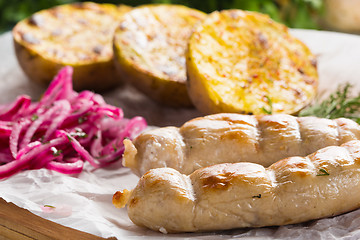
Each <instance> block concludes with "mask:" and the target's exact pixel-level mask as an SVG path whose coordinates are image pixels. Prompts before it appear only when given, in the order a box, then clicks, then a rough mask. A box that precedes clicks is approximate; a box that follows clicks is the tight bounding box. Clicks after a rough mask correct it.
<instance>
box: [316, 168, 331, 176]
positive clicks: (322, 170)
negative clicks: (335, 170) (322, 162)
mask: <svg viewBox="0 0 360 240" xmlns="http://www.w3.org/2000/svg"><path fill="white" fill-rule="evenodd" d="M319 172H320V173H318V174H317V175H316V176H328V175H330V174H329V173H328V172H327V171H326V170H325V169H323V168H320V169H319Z"/></svg>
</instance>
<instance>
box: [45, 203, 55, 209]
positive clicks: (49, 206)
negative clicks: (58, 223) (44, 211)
mask: <svg viewBox="0 0 360 240" xmlns="http://www.w3.org/2000/svg"><path fill="white" fill-rule="evenodd" d="M44 207H48V208H56V207H54V206H51V205H47V204H46V205H44Z"/></svg>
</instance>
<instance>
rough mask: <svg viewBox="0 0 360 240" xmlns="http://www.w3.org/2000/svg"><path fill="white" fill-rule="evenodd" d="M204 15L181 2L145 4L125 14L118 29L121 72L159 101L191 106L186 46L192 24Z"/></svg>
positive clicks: (118, 61)
mask: <svg viewBox="0 0 360 240" xmlns="http://www.w3.org/2000/svg"><path fill="white" fill-rule="evenodd" d="M204 17H205V14H204V13H202V12H200V11H198V10H195V9H190V8H187V7H185V6H180V5H167V4H159V5H144V6H140V7H137V8H134V9H133V10H132V11H130V12H128V13H127V14H125V16H124V18H123V19H122V21H121V22H120V25H119V27H118V28H117V30H116V32H115V37H114V52H115V55H116V61H117V66H118V69H119V71H120V72H121V73H122V74H125V75H126V76H127V77H126V79H128V80H129V82H131V83H132V84H133V85H134V86H135V87H136V88H138V89H139V90H140V91H142V92H144V93H145V94H146V95H147V96H149V97H150V98H152V99H154V100H156V101H157V102H159V103H161V104H164V105H170V106H190V105H191V101H190V99H189V97H188V94H187V90H186V86H185V82H186V69H185V56H184V55H185V48H186V44H187V41H188V38H189V36H190V34H191V31H192V27H193V25H194V24H195V23H196V22H198V21H199V20H200V19H203V18H204Z"/></svg>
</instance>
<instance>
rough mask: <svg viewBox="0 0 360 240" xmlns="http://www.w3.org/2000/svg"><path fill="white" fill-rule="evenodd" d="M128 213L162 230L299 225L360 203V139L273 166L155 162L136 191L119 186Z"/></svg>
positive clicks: (118, 203)
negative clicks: (180, 166) (188, 170)
mask: <svg viewBox="0 0 360 240" xmlns="http://www.w3.org/2000/svg"><path fill="white" fill-rule="evenodd" d="M113 203H114V204H115V205H116V206H118V207H123V206H124V204H125V203H127V209H128V215H129V217H130V219H131V220H132V221H133V222H134V223H135V224H137V225H139V226H145V227H148V228H150V229H153V230H158V231H161V232H195V231H210V230H225V229H232V228H243V227H262V226H276V225H285V224H295V223H300V222H304V221H308V220H311V219H318V218H323V217H329V216H334V215H337V214H341V213H344V212H348V211H351V210H353V209H356V208H359V207H360V141H358V140H354V141H350V142H347V143H345V144H343V145H342V146H330V147H326V148H323V149H320V150H318V151H317V152H315V153H313V154H311V155H309V156H307V157H290V158H286V159H283V160H280V161H278V162H276V163H274V164H272V165H271V166H270V167H268V168H264V167H263V166H262V165H259V164H255V163H245V162H241V163H224V164H218V165H214V166H210V167H206V168H202V169H199V170H196V171H195V172H193V173H192V174H191V175H189V176H187V175H183V174H181V173H179V172H178V171H176V170H174V169H172V168H158V169H152V170H150V171H149V172H147V173H146V174H145V175H144V176H143V177H141V179H140V181H139V183H138V184H137V186H136V187H135V189H134V190H133V191H132V192H126V191H124V192H117V193H115V194H114V197H113Z"/></svg>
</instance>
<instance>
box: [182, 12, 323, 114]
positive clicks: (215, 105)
mask: <svg viewBox="0 0 360 240" xmlns="http://www.w3.org/2000/svg"><path fill="white" fill-rule="evenodd" d="M186 66H187V72H188V84H187V87H188V92H189V95H190V98H191V99H192V102H193V104H194V105H195V106H196V107H197V108H198V109H199V110H200V111H201V112H203V113H205V114H211V113H220V112H237V113H252V114H265V113H288V114H292V113H296V112H298V111H299V110H300V109H302V108H303V107H304V106H306V105H307V104H308V103H309V102H310V101H311V100H312V98H313V97H314V95H315V93H316V90H317V85H318V75H317V69H316V58H315V57H314V55H313V54H312V53H311V52H310V50H309V49H308V48H307V47H306V45H305V44H303V43H302V42H301V41H299V40H298V39H296V38H295V37H293V36H292V35H290V33H289V32H288V29H287V27H286V26H284V25H282V24H279V23H276V22H274V21H273V20H271V19H270V18H269V17H268V16H267V15H264V14H260V13H255V12H247V11H242V10H223V11H221V12H217V11H216V12H213V13H211V14H209V15H208V16H207V17H206V19H204V20H203V21H202V22H201V23H200V24H198V25H197V26H196V28H195V29H194V32H193V34H192V36H191V37H190V40H189V45H188V50H187V52H186Z"/></svg>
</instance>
